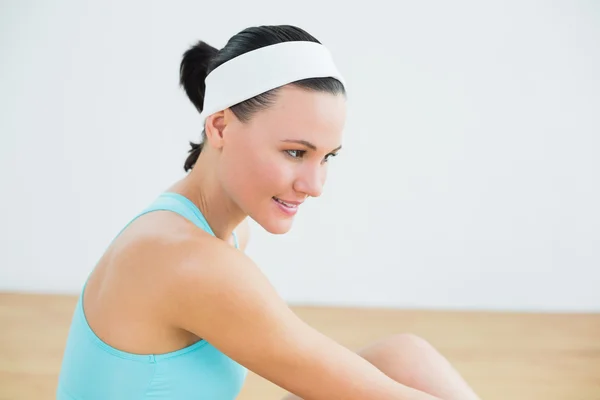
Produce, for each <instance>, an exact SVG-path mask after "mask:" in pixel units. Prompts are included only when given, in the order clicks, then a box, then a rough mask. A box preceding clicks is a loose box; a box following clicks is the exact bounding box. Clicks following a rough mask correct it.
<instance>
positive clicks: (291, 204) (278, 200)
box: [273, 197, 300, 208]
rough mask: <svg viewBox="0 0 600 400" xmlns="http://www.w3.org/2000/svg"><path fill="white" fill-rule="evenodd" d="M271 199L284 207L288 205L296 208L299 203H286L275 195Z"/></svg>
mask: <svg viewBox="0 0 600 400" xmlns="http://www.w3.org/2000/svg"><path fill="white" fill-rule="evenodd" d="M273 200H275V201H276V202H278V203H279V204H283V205H284V206H285V207H288V208H298V206H299V205H300V204H299V203H288V202H286V201H283V200H281V199H278V198H277V197H273Z"/></svg>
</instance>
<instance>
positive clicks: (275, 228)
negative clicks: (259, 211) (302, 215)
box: [260, 218, 293, 235]
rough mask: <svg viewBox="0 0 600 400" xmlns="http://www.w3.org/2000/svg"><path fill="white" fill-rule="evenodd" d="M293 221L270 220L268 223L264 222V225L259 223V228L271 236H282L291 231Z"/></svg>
mask: <svg viewBox="0 0 600 400" xmlns="http://www.w3.org/2000/svg"><path fill="white" fill-rule="evenodd" d="M292 224H293V219H292V218H290V219H289V220H285V219H279V220H277V219H270V220H268V221H264V223H262V221H261V223H260V226H262V227H263V229H264V230H266V231H267V232H269V233H271V234H273V235H283V234H286V233H288V232H289V231H290V229H292Z"/></svg>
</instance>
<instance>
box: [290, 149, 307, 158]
mask: <svg viewBox="0 0 600 400" xmlns="http://www.w3.org/2000/svg"><path fill="white" fill-rule="evenodd" d="M285 152H286V153H287V154H288V155H289V156H290V157H292V158H302V157H303V156H304V153H306V150H286V151H285Z"/></svg>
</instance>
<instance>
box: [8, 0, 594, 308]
mask: <svg viewBox="0 0 600 400" xmlns="http://www.w3.org/2000/svg"><path fill="white" fill-rule="evenodd" d="M484 3H485V4H484ZM220 4H224V5H220ZM359 4H360V5H359ZM1 7H2V8H1V10H0V11H1V12H0V35H1V36H0V40H1V42H0V44H1V50H2V52H1V54H2V56H1V57H2V61H1V62H0V72H1V75H0V87H1V90H0V113H1V114H0V116H1V117H0V162H1V164H0V178H1V181H0V182H1V188H2V192H1V197H0V199H1V200H0V201H1V203H0V232H1V238H2V247H1V252H0V266H1V271H0V290H11V291H12V290H18V291H36V292H68V293H77V292H78V291H79V290H80V287H81V285H82V283H83V281H84V279H85V278H86V276H87V274H88V273H89V272H90V270H91V268H92V267H93V265H94V263H95V262H96V260H97V258H98V257H99V256H100V254H101V253H102V251H103V250H104V249H105V247H106V246H107V245H108V242H109V241H110V240H111V239H112V237H113V235H114V234H116V233H117V232H118V230H119V229H120V228H121V227H122V225H123V224H124V223H126V222H127V221H128V219H129V218H130V217H132V216H133V215H134V214H135V213H136V212H137V211H139V210H140V209H141V208H142V207H144V206H145V205H146V204H147V203H149V202H150V201H151V200H152V199H153V198H154V196H155V195H157V194H158V193H159V192H160V191H161V190H163V189H164V188H165V187H166V186H168V185H169V184H170V183H171V182H172V181H174V180H176V179H178V178H180V177H181V176H182V174H183V169H182V165H183V161H184V159H185V156H186V151H187V148H188V145H187V141H188V140H196V139H197V138H198V136H199V129H200V128H199V123H198V115H197V113H196V111H195V110H194V109H193V107H192V106H191V105H190V103H189V101H188V100H187V98H186V97H185V94H184V93H183V91H182V90H180V89H179V88H178V86H177V79H178V67H179V61H180V57H181V55H182V53H183V51H185V50H186V49H187V48H188V46H189V45H191V44H192V43H193V42H194V41H196V40H198V39H204V40H206V41H208V42H209V43H211V44H213V45H214V46H218V47H222V46H223V45H224V44H225V41H226V40H227V39H228V38H229V37H230V36H231V35H233V34H234V33H236V32H237V31H239V30H241V29H243V28H245V27H246V26H249V25H259V24H285V23H289V24H297V25H299V26H301V27H303V28H305V29H307V30H308V31H309V32H311V33H313V34H314V35H315V36H316V37H317V38H319V39H320V40H322V41H323V42H324V43H325V44H326V45H327V46H328V47H329V48H330V49H331V50H332V52H333V54H334V55H335V58H336V60H337V63H338V65H339V68H340V69H341V70H342V72H343V73H344V74H345V76H346V78H347V80H348V81H349V85H350V87H349V91H350V100H349V107H350V108H349V111H350V115H349V120H348V125H347V133H346V139H345V142H344V147H345V149H344V150H343V152H342V153H343V155H341V156H340V157H337V158H336V159H335V160H333V162H332V164H331V167H330V168H331V170H330V178H329V181H328V186H327V188H326V192H325V194H324V195H323V196H322V198H321V199H318V200H312V201H310V202H309V203H308V204H306V205H305V208H304V209H303V210H302V212H301V213H299V215H298V217H297V220H296V223H295V226H294V229H293V230H292V232H290V233H289V234H288V235H286V236H271V235H269V234H267V233H265V232H264V231H262V230H261V229H260V228H259V227H258V226H256V225H253V234H254V236H253V239H252V242H251V244H250V247H249V249H248V252H249V253H250V254H251V255H252V256H253V258H254V259H255V260H256V261H257V262H258V263H259V265H261V267H262V268H263V269H264V271H265V273H266V274H267V275H268V277H269V278H270V279H271V280H272V282H273V283H274V284H275V286H276V287H277V289H278V290H279V292H280V293H281V294H282V296H284V298H285V299H287V300H288V301H290V302H293V303H310V304H315V303H317V304H336V305H359V306H389V307H420V308H421V307H435V308H468V309H483V308H485V309H511V310H570V311H586V310H587V311H589V310H595V311H600V289H599V287H600V272H599V270H600V268H599V267H600V249H599V248H600V211H599V205H600V188H599V178H600V165H599V161H598V158H597V156H598V154H599V153H600V139H599V134H600V117H599V114H600V45H599V44H598V43H600V7H598V5H597V4H595V3H594V2H574V1H567V0H564V1H562V2H532V1H529V2H523V1H518V2H517V1H514V2H477V1H472V2H465V1H462V2H456V1H455V2H443V1H439V2H427V3H425V2H409V1H403V2H391V1H386V0H377V1H371V2H369V3H368V6H367V5H365V3H364V2H360V3H355V5H350V4H348V2H342V1H337V2H333V1H330V2H323V1H313V0H310V1H304V2H302V4H298V3H296V5H294V6H292V5H290V3H289V2H280V1H275V0H272V1H266V0H255V1H250V2H248V1H244V2H242V1H237V2H226V3H222V2H217V1H213V2H199V1H186V2H182V1H180V2H164V1H138V2H132V1H130V2H122V1H116V0H115V1H112V2H111V1H102V2H99V1H96V2H91V1H87V2H85V1H75V0H73V1H70V2H67V1H62V2H59V1H54V2H46V1H27V2H26V1H19V0H13V1H4V2H2V5H1ZM236 8H237V9H238V11H235V12H234V10H235V9H236ZM595 157H596V158H595ZM295 240H298V241H300V243H301V245H296V244H292V242H293V241H295Z"/></svg>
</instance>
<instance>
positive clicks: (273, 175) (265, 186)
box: [226, 148, 293, 209]
mask: <svg viewBox="0 0 600 400" xmlns="http://www.w3.org/2000/svg"><path fill="white" fill-rule="evenodd" d="M236 153H238V154H237V156H236V157H235V159H229V160H227V163H228V165H229V166H230V168H229V171H228V172H227V177H226V179H227V181H228V182H229V183H230V185H228V186H229V190H228V191H229V192H230V195H231V196H232V197H234V200H235V201H236V202H237V203H239V205H240V207H241V208H243V209H245V208H248V207H249V208H252V207H253V204H254V203H257V202H262V201H265V200H268V199H270V198H271V197H272V196H275V195H277V194H281V193H282V192H284V191H286V190H287V188H288V187H291V185H292V182H293V178H292V172H293V171H292V169H291V168H289V166H287V165H286V162H285V160H284V159H283V157H278V154H273V153H271V154H264V153H262V154H261V153H260V152H254V151H250V150H249V149H248V148H246V149H244V150H243V151H241V152H236ZM232 156H233V154H232Z"/></svg>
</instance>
